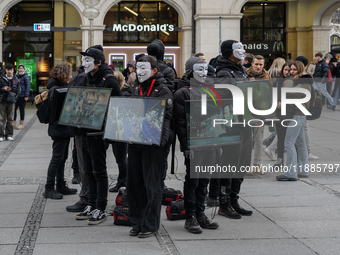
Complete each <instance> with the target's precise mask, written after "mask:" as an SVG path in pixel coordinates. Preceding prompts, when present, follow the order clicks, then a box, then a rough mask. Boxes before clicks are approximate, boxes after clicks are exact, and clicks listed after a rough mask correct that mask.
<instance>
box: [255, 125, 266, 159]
mask: <svg viewBox="0 0 340 255" xmlns="http://www.w3.org/2000/svg"><path fill="white" fill-rule="evenodd" d="M253 131H254V142H255V145H254V164H255V165H260V164H261V154H262V139H263V131H264V126H262V127H254V128H253Z"/></svg>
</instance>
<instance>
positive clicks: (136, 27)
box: [112, 24, 175, 32]
mask: <svg viewBox="0 0 340 255" xmlns="http://www.w3.org/2000/svg"><path fill="white" fill-rule="evenodd" d="M174 30H175V26H174V25H169V24H163V25H160V24H154V25H135V24H128V25H122V24H113V27H112V31H113V32H118V31H123V32H133V31H138V32H146V31H152V32H158V31H169V32H172V31H174Z"/></svg>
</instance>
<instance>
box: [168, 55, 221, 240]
mask: <svg viewBox="0 0 340 255" xmlns="http://www.w3.org/2000/svg"><path fill="white" fill-rule="evenodd" d="M185 71H186V77H185V78H184V79H181V80H180V81H179V87H180V89H178V90H177V91H176V92H175V94H174V120H175V121H174V122H175V129H176V133H177V136H178V140H179V141H180V148H181V151H182V152H183V154H184V163H185V166H186V175H185V182H184V208H185V214H186V221H185V224H184V228H186V229H187V230H188V231H189V232H191V233H194V234H200V233H202V228H206V229H216V228H218V224H217V223H216V222H212V221H211V220H210V219H209V218H208V217H207V216H206V215H205V214H204V210H205V206H204V201H205V196H206V191H207V186H208V183H209V179H208V178H197V176H191V173H190V164H193V163H194V165H195V166H196V165H202V164H204V163H205V162H206V161H207V160H209V159H210V160H211V159H212V158H215V150H214V149H210V150H209V149H204V150H193V149H189V146H188V140H187V138H188V132H187V125H186V110H185V101H186V100H201V95H202V94H205V93H206V92H205V91H206V90H209V88H207V87H206V86H204V85H203V84H202V83H205V80H206V78H207V73H208V64H207V63H206V62H205V61H203V60H202V59H200V58H199V57H194V56H192V57H190V58H189V59H188V60H187V61H186V63H185ZM190 79H191V81H190ZM202 89H204V90H205V91H203V90H202ZM211 94H213V92H211ZM192 160H194V162H193V161H192Z"/></svg>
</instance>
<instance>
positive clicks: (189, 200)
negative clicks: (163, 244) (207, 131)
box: [184, 150, 215, 218]
mask: <svg viewBox="0 0 340 255" xmlns="http://www.w3.org/2000/svg"><path fill="white" fill-rule="evenodd" d="M194 156H195V166H204V165H205V162H207V163H208V161H209V160H210V161H211V159H212V158H214V157H215V151H212V150H211V151H206V150H201V151H195V153H194ZM184 163H185V166H186V175H185V182H184V208H185V215H186V217H187V218H190V217H191V216H195V217H197V218H199V217H200V216H202V214H204V210H205V205H204V200H205V196H206V195H207V186H208V183H209V179H208V178H195V177H196V176H191V174H190V159H187V158H185V161H184Z"/></svg>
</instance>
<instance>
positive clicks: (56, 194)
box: [43, 189, 63, 199]
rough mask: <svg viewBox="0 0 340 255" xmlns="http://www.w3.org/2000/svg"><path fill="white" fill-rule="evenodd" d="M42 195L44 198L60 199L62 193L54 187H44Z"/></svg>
mask: <svg viewBox="0 0 340 255" xmlns="http://www.w3.org/2000/svg"><path fill="white" fill-rule="evenodd" d="M43 196H44V197H45V198H50V199H62V198H63V195H62V194H60V193H59V192H58V191H56V190H54V189H52V190H46V189H45V192H44V193H43Z"/></svg>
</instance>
